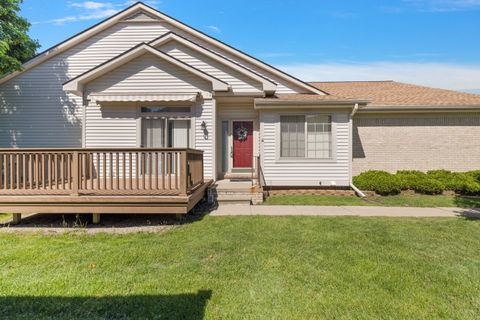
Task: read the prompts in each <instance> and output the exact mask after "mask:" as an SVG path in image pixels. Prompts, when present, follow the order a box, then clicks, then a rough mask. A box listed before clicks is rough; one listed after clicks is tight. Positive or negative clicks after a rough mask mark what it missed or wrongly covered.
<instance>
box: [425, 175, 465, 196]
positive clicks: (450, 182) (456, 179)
mask: <svg viewBox="0 0 480 320" xmlns="http://www.w3.org/2000/svg"><path fill="white" fill-rule="evenodd" d="M427 176H428V177H429V178H432V179H435V180H437V181H440V182H441V183H443V184H444V186H445V190H451V191H455V192H458V193H461V190H463V189H464V187H465V182H466V177H465V174H463V173H460V172H451V171H448V170H432V171H428V172H427ZM470 179H472V180H473V178H471V177H470Z"/></svg>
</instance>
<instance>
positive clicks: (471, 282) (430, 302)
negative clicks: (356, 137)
mask: <svg viewBox="0 0 480 320" xmlns="http://www.w3.org/2000/svg"><path fill="white" fill-rule="evenodd" d="M0 247H1V248H2V251H1V252H0V288H1V290H0V300H1V301H0V315H1V319H139V318H141V319H154V318H155V319H324V318H327V319H352V318H357V319H438V318H443V319H478V315H479V314H480V294H479V292H480V272H479V270H480V220H469V219H465V218H436V219H420V218H419V219H413V218H412V219H410V218H401V219H400V218H353V217H336V218H320V217H206V218H204V219H203V220H201V221H197V222H194V223H191V224H186V225H183V226H181V227H179V228H174V229H172V230H170V231H167V232H166V233H162V234H138V233H137V234H129V235H105V234H97V235H85V234H67V235H55V236H45V235H38V234H37V235H32V234H30V235H18V234H17V235H12V234H5V233H4V234H0Z"/></svg>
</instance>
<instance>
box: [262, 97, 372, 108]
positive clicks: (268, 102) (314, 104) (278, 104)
mask: <svg viewBox="0 0 480 320" xmlns="http://www.w3.org/2000/svg"><path fill="white" fill-rule="evenodd" d="M254 102H255V109H256V110H260V109H276V108H288V107H295V106H297V107H298V106H302V107H307V108H325V107H332V106H333V107H348V108H351V107H352V106H355V105H362V106H364V105H366V104H367V103H368V101H365V100H328V101H307V100H304V101H302V100H284V101H275V100H272V99H255V100H254Z"/></svg>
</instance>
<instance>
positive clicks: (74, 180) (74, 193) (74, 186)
mask: <svg viewBox="0 0 480 320" xmlns="http://www.w3.org/2000/svg"><path fill="white" fill-rule="evenodd" d="M72 158H73V159H72V191H71V193H70V195H72V196H78V184H79V177H78V176H79V172H78V151H74V152H73V157H72Z"/></svg>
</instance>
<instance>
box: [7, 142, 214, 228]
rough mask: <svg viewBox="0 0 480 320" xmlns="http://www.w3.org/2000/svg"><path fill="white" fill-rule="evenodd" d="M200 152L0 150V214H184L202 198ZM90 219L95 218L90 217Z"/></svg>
mask: <svg viewBox="0 0 480 320" xmlns="http://www.w3.org/2000/svg"><path fill="white" fill-rule="evenodd" d="M203 170H204V169H203V151H200V150H195V149H189V148H162V149H156V148H115V149H111V148H109V149H98V148H94V149H93V148H80V149H0V171H1V174H0V211H2V212H10V213H14V215H15V218H16V219H17V220H18V219H19V218H20V215H21V214H26V213H65V214H68V213H92V214H94V215H96V216H97V218H98V215H99V214H103V213H116V214H119V213H120V214H123V213H125V214H135V213H151V214H186V213H188V212H189V211H190V210H191V209H192V208H193V207H194V206H195V205H196V204H197V203H198V202H199V201H200V200H201V199H202V198H203V196H204V195H205V190H206V188H207V187H208V185H209V184H210V183H211V181H210V180H205V179H204V172H203ZM94 220H95V219H94Z"/></svg>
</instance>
